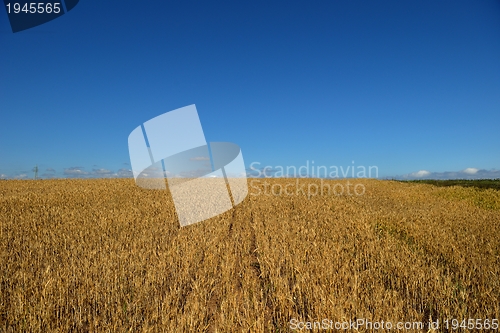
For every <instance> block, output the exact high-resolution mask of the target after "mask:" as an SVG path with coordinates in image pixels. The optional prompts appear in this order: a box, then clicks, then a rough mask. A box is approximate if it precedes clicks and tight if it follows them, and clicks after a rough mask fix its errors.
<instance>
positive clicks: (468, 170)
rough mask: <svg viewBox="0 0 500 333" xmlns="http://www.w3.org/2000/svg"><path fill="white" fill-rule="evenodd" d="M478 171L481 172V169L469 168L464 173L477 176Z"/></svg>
mask: <svg viewBox="0 0 500 333" xmlns="http://www.w3.org/2000/svg"><path fill="white" fill-rule="evenodd" d="M478 171H479V169H476V168H467V169H465V170H464V171H463V172H464V173H467V174H469V175H475V174H476V173H477V172H478Z"/></svg>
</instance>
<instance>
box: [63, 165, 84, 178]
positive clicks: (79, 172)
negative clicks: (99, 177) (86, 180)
mask: <svg viewBox="0 0 500 333" xmlns="http://www.w3.org/2000/svg"><path fill="white" fill-rule="evenodd" d="M83 169H84V168H83V167H71V168H67V169H64V175H66V176H70V177H78V176H80V177H82V176H88V175H89V174H90V173H89V172H87V171H84V170H83Z"/></svg>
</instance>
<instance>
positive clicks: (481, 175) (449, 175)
mask: <svg viewBox="0 0 500 333" xmlns="http://www.w3.org/2000/svg"><path fill="white" fill-rule="evenodd" d="M395 178H396V179H409V180H410V179H500V170H496V169H491V170H485V169H477V168H466V169H464V170H461V171H444V172H430V171H427V170H420V171H417V172H412V173H409V174H406V175H403V176H398V177H395Z"/></svg>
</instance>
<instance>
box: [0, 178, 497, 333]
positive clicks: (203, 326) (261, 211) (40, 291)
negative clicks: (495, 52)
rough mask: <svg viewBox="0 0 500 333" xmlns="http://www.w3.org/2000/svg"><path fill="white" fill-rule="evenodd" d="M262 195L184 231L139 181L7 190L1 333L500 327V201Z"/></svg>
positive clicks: (452, 192) (383, 190)
mask: <svg viewBox="0 0 500 333" xmlns="http://www.w3.org/2000/svg"><path fill="white" fill-rule="evenodd" d="M250 181H251V180H249V185H250ZM267 181H268V182H269V183H270V184H280V185H279V186H278V185H276V186H275V187H274V190H275V191H274V192H265V191H264V185H263V183H262V182H260V183H257V184H256V183H253V187H249V195H248V197H247V198H246V199H245V200H244V201H243V202H242V203H241V204H240V205H238V206H237V207H236V209H233V210H230V211H228V212H226V213H224V214H222V215H219V216H217V217H215V218H212V219H210V220H206V221H204V222H201V223H197V224H194V225H191V226H187V227H184V228H180V226H179V223H178V221H177V217H176V213H175V208H174V205H173V203H172V201H171V198H170V197H169V193H168V191H161V190H144V189H141V188H139V187H137V186H136V185H135V184H134V181H133V179H108V180H102V179H101V180H41V181H40V180H39V181H14V180H12V181H10V180H9V181H1V182H0V332H10V331H12V332H20V331H29V332H77V331H78V332H87V331H89V332H129V331H130V332H289V331H292V328H295V327H292V326H293V325H292V324H291V323H296V324H297V325H298V323H301V322H302V323H304V325H305V323H306V322H311V323H312V322H320V321H323V320H324V319H327V320H332V321H333V322H346V321H349V320H351V321H355V320H358V319H361V318H366V319H367V320H371V321H372V322H376V321H379V322H380V321H382V320H383V321H384V322H388V321H390V322H392V323H394V325H395V323H397V322H403V321H411V322H418V321H421V322H424V323H428V322H429V320H431V321H433V322H436V321H437V320H439V321H440V323H441V326H440V328H439V330H438V331H440V332H444V331H446V329H445V328H444V327H443V321H444V320H446V319H449V320H450V321H451V319H459V320H463V319H469V318H473V319H474V320H475V319H476V318H479V319H482V320H485V319H489V320H490V321H491V320H492V319H495V318H496V319H500V301H499V300H500V239H499V238H500V237H499V236H500V192H499V191H497V190H491V189H490V190H478V189H474V188H461V187H446V188H444V187H442V188H438V187H434V186H432V185H425V184H407V183H398V182H392V181H378V180H360V179H358V180H356V183H361V184H363V186H364V189H365V191H364V194H362V195H348V194H346V193H344V194H342V195H336V194H331V193H323V194H317V195H313V196H308V195H303V194H302V193H296V192H293V193H291V194H290V192H289V193H288V194H286V193H284V192H283V191H280V189H284V188H285V186H286V185H287V184H288V183H290V182H293V183H294V184H295V180H293V179H292V180H291V179H272V180H271V179H268V180H267ZM300 182H302V183H307V184H312V183H315V184H319V180H313V179H301V180H300ZM329 182H330V183H331V184H332V185H333V184H338V183H340V184H345V183H346V181H341V180H336V181H334V180H332V181H329ZM351 182H353V181H352V180H351ZM306 186H307V185H306ZM257 188H260V189H261V191H257ZM258 193H260V194H259V195H257V194H258ZM289 194H290V195H289ZM366 329H367V327H360V328H359V331H365V330H366ZM304 331H306V330H304ZM311 331H320V329H319V327H316V328H315V329H313V330H311ZM381 331H384V329H379V330H377V332H381ZM425 331H428V329H427V328H426V329H425ZM490 331H491V330H490ZM497 331H498V330H497Z"/></svg>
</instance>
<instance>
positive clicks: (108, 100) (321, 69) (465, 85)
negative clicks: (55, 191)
mask: <svg viewBox="0 0 500 333" xmlns="http://www.w3.org/2000/svg"><path fill="white" fill-rule="evenodd" d="M0 45H1V53H0V66H1V67H0V119H1V130H0V175H3V176H4V177H15V176H17V177H23V176H22V175H23V174H27V176H29V177H32V176H33V173H32V172H28V171H30V170H31V169H32V168H33V167H34V166H35V164H38V165H39V167H40V174H46V175H47V177H48V176H49V175H50V174H54V175H57V176H59V177H66V176H71V175H74V176H77V175H78V172H80V174H81V175H87V176H92V175H99V174H102V175H108V174H114V173H116V172H118V171H119V170H120V169H129V168H130V166H128V165H127V164H126V163H129V162H130V160H129V157H128V148H127V138H128V135H129V133H130V132H131V131H132V130H133V129H134V128H135V127H137V126H138V125H140V124H141V123H143V122H144V121H146V120H149V119H151V118H153V117H155V116H157V115H159V114H162V113H164V112H167V111H170V110H173V109H176V108H180V107H183V106H186V105H190V104H196V106H197V109H198V112H199V116H200V119H201V121H202V125H203V129H204V131H205V136H206V138H207V140H208V141H229V142H234V143H237V144H238V145H240V147H241V148H242V152H243V157H244V159H245V163H246V165H247V166H249V165H250V163H252V162H260V165H261V166H262V167H264V166H266V165H270V166H278V165H281V166H291V165H294V166H297V167H299V166H301V165H304V164H305V163H306V161H313V160H314V161H315V164H316V165H325V166H331V165H335V166H348V165H351V164H352V161H355V164H356V165H364V166H374V165H376V166H378V169H379V177H381V178H382V177H392V176H398V175H399V176H401V175H409V174H412V173H414V175H417V176H418V175H429V174H426V172H429V173H430V174H434V173H436V174H437V173H441V175H447V172H450V173H451V172H460V171H461V170H466V169H467V168H469V169H467V170H469V174H474V173H475V171H474V170H476V171H477V170H482V171H481V172H483V174H488V172H491V173H492V174H495V172H496V171H495V170H498V169H500V130H499V129H500V126H499V125H500V1H486V0H485V1H451V0H423V1H401V0H398V1H356V0H348V1H347V0H328V1H313V2H309V1H300V2H299V1H281V2H277V1H226V2H222V1H213V2H209V1H199V2H190V1H160V0H150V1H128V0H123V1H80V3H79V4H78V6H76V7H75V8H74V9H73V10H72V11H70V12H69V13H67V14H66V15H63V16H62V17H60V18H58V19H55V20H53V21H51V22H49V23H46V24H43V25H41V26H38V27H35V28H32V29H29V30H26V31H23V32H19V33H15V34H14V33H12V32H11V30H10V26H9V23H8V19H7V14H6V12H5V10H0ZM52 169H53V170H54V171H53V170H52ZM47 170H48V171H47ZM471 170H472V171H471ZM492 170H493V171H492ZM122 171H123V170H122ZM418 171H420V172H421V173H420V174H417V172H418Z"/></svg>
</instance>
